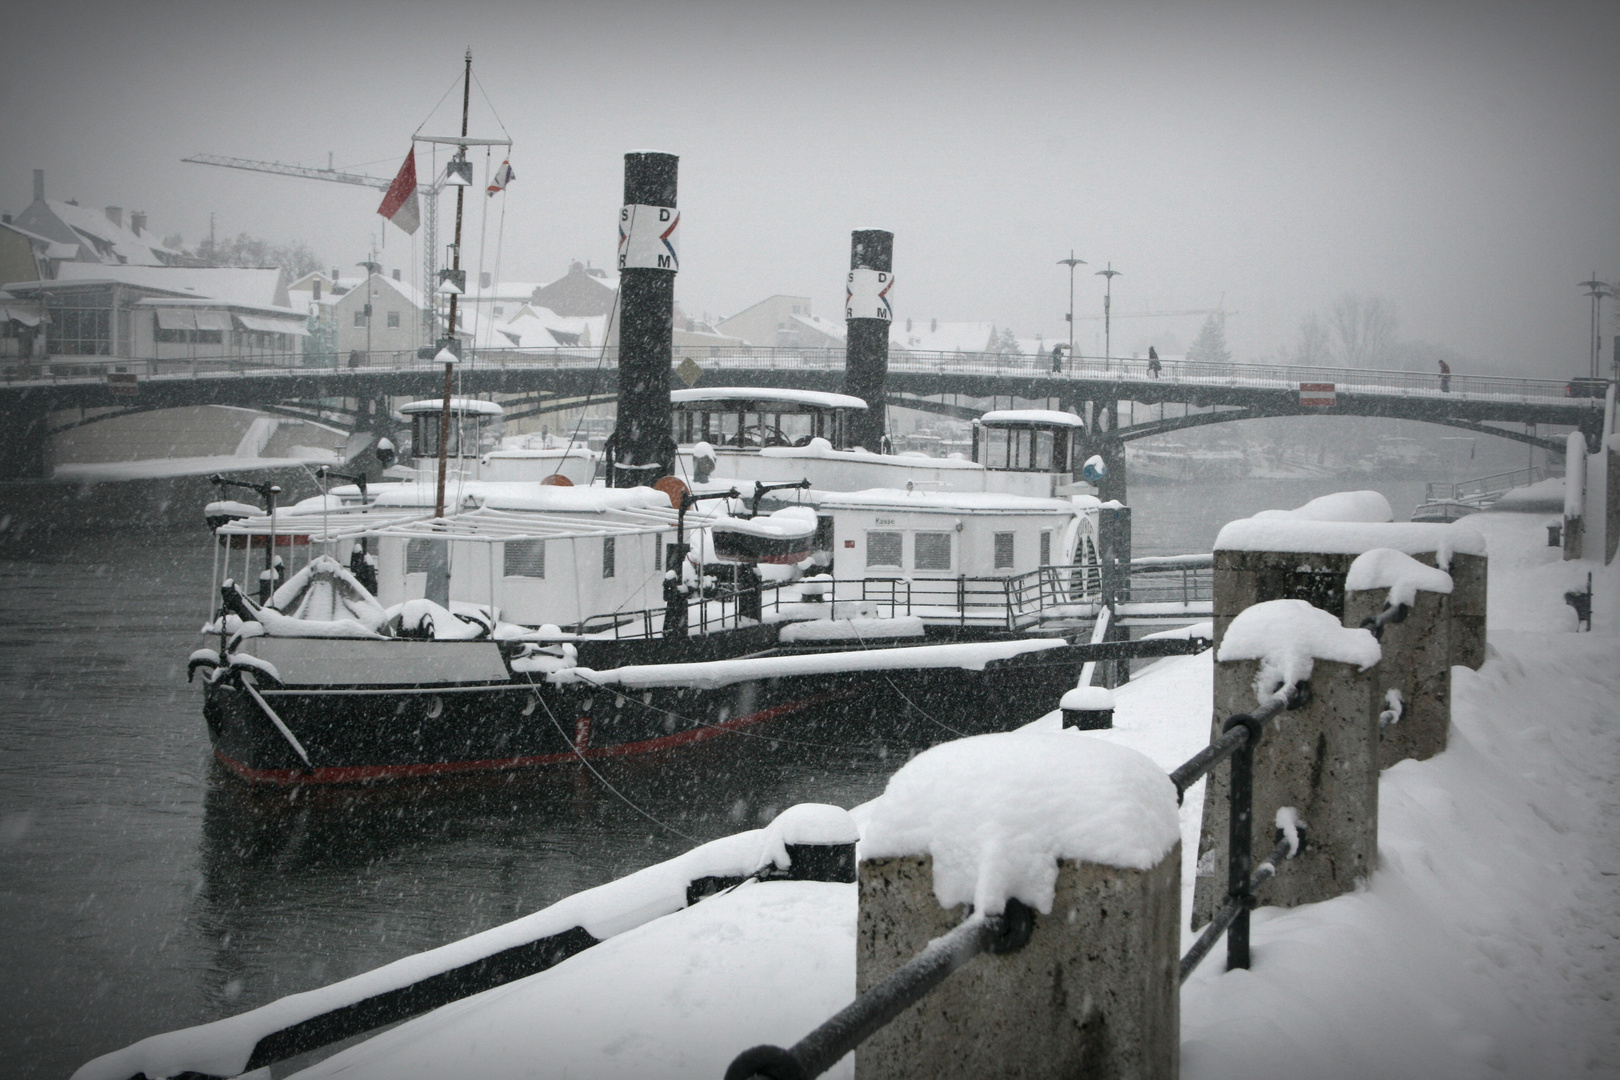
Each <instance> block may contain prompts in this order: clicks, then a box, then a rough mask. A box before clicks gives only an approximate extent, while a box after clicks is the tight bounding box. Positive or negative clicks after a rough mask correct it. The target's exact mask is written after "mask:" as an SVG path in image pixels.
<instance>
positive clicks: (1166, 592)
mask: <svg viewBox="0 0 1620 1080" xmlns="http://www.w3.org/2000/svg"><path fill="white" fill-rule="evenodd" d="M1130 599H1131V601H1132V602H1133V603H1147V604H1165V603H1180V604H1182V605H1183V606H1186V607H1191V606H1192V605H1194V604H1209V603H1213V602H1214V600H1215V561H1214V556H1213V555H1208V554H1204V555H1162V556H1146V557H1142V558H1136V559H1132V560H1131V588H1130Z"/></svg>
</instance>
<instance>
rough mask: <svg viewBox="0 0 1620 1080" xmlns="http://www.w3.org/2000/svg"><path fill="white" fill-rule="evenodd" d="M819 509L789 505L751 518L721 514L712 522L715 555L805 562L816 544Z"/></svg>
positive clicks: (754, 560) (757, 560) (748, 560)
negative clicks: (721, 516) (719, 517)
mask: <svg viewBox="0 0 1620 1080" xmlns="http://www.w3.org/2000/svg"><path fill="white" fill-rule="evenodd" d="M816 525H817V522H816V512H815V511H814V510H812V509H810V508H809V507H808V506H789V507H785V508H784V509H781V510H778V511H776V513H774V514H762V515H760V516H758V517H752V518H721V519H719V520H718V521H716V522H715V523H714V524H713V525H711V526H710V532H711V535H712V537H713V543H714V554H715V557H716V558H719V559H722V560H724V561H726V562H736V563H775V564H777V565H792V564H794V563H800V562H803V561H804V560H805V559H808V558H809V557H810V556H811V554H813V553H814V551H815V547H816Z"/></svg>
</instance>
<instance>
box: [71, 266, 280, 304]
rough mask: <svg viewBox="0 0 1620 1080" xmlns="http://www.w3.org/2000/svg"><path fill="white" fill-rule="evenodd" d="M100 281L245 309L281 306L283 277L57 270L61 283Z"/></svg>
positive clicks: (199, 269)
mask: <svg viewBox="0 0 1620 1080" xmlns="http://www.w3.org/2000/svg"><path fill="white" fill-rule="evenodd" d="M99 281H112V282H117V283H119V284H121V285H133V286H135V287H137V288H142V289H152V290H153V291H156V292H169V293H174V294H176V295H178V296H184V295H187V294H189V295H192V296H198V297H206V298H208V299H211V300H218V301H222V302H224V303H227V304H241V305H243V306H245V307H261V308H263V307H269V308H276V307H281V306H282V305H280V304H278V303H277V302H276V301H277V300H278V299H279V298H280V293H281V291H282V275H281V270H280V268H279V267H274V266H271V267H241V266H117V265H112V264H109V263H79V262H68V263H63V264H62V265H61V267H60V268H59V269H58V270H57V282H58V283H62V282H82V283H86V284H88V283H90V282H99ZM287 310H291V309H287Z"/></svg>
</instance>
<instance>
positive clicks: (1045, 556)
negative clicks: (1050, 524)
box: [1041, 529, 1052, 566]
mask: <svg viewBox="0 0 1620 1080" xmlns="http://www.w3.org/2000/svg"><path fill="white" fill-rule="evenodd" d="M1041 565H1042V566H1051V565H1052V530H1051V529H1042V530H1041Z"/></svg>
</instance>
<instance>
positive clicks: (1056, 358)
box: [1052, 344, 1063, 375]
mask: <svg viewBox="0 0 1620 1080" xmlns="http://www.w3.org/2000/svg"><path fill="white" fill-rule="evenodd" d="M1062 370H1063V346H1062V345H1061V344H1059V345H1054V346H1052V373H1053V374H1054V375H1055V374H1057V373H1059V372H1061V371H1062Z"/></svg>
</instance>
